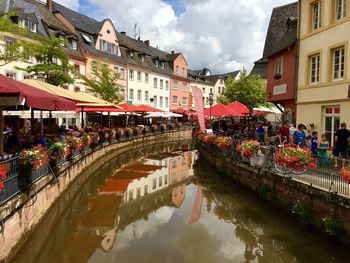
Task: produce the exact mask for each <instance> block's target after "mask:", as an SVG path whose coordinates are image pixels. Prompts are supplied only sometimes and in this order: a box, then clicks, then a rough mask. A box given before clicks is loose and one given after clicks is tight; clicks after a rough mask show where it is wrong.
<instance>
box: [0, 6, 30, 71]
mask: <svg viewBox="0 0 350 263" xmlns="http://www.w3.org/2000/svg"><path fill="white" fill-rule="evenodd" d="M15 14H16V10H14V11H10V12H0V32H1V36H0V38H1V40H2V41H4V42H5V44H4V45H2V47H1V48H0V66H4V65H6V64H8V63H11V62H13V61H26V60H28V58H29V56H30V53H31V52H30V50H31V47H32V44H33V41H30V40H29V39H28V38H27V37H28V36H29V34H30V33H29V32H28V31H27V30H26V29H25V28H22V27H20V26H19V25H17V24H15V23H13V22H12V21H11V19H10V18H9V17H11V16H14V15H15Z"/></svg>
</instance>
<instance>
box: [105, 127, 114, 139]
mask: <svg viewBox="0 0 350 263" xmlns="http://www.w3.org/2000/svg"><path fill="white" fill-rule="evenodd" d="M103 130H104V132H105V134H106V139H107V140H108V141H111V140H112V139H113V138H114V131H113V130H112V129H110V128H104V129H103Z"/></svg>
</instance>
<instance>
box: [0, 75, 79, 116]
mask: <svg viewBox="0 0 350 263" xmlns="http://www.w3.org/2000/svg"><path fill="white" fill-rule="evenodd" d="M0 96H18V97H20V99H21V100H23V99H25V102H26V104H27V106H28V107H31V108H34V109H40V110H52V111H75V102H74V101H71V100H68V99H64V98H62V97H60V96H57V95H54V94H51V93H48V92H46V91H43V90H40V89H37V88H34V87H32V86H30V85H27V84H24V83H22V82H19V81H16V80H13V79H10V78H7V77H5V76H1V75H0Z"/></svg>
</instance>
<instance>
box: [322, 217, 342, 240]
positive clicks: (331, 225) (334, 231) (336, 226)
mask: <svg viewBox="0 0 350 263" xmlns="http://www.w3.org/2000/svg"><path fill="white" fill-rule="evenodd" d="M323 223H324V226H325V230H326V233H327V234H328V235H330V236H334V237H339V236H341V235H342V234H343V233H344V227H343V224H342V222H341V221H340V220H339V219H338V218H335V217H325V218H324V219H323Z"/></svg>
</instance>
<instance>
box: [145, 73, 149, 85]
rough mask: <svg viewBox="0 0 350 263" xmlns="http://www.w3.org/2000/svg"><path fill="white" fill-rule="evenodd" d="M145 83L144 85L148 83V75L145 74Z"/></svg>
mask: <svg viewBox="0 0 350 263" xmlns="http://www.w3.org/2000/svg"><path fill="white" fill-rule="evenodd" d="M145 82H146V83H148V82H149V75H148V73H145Z"/></svg>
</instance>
